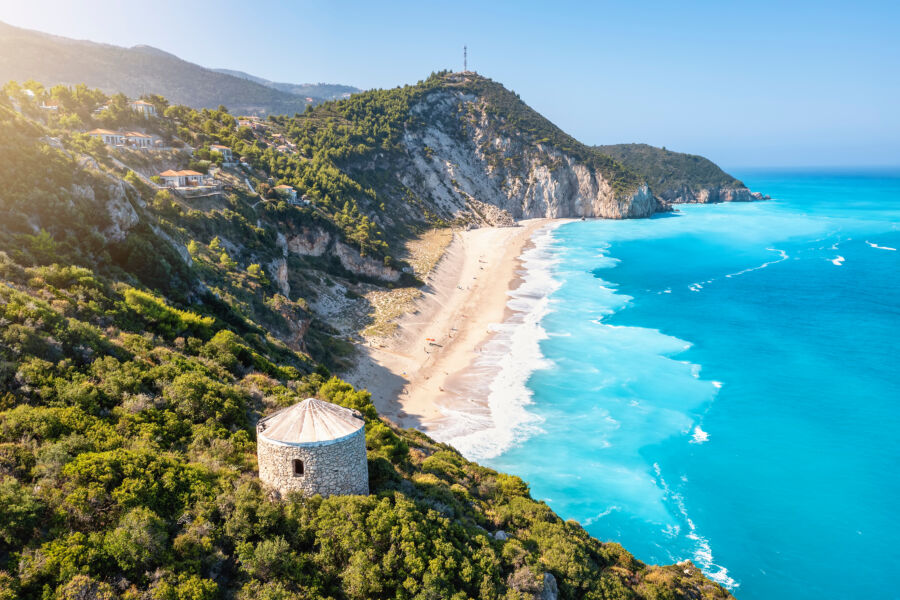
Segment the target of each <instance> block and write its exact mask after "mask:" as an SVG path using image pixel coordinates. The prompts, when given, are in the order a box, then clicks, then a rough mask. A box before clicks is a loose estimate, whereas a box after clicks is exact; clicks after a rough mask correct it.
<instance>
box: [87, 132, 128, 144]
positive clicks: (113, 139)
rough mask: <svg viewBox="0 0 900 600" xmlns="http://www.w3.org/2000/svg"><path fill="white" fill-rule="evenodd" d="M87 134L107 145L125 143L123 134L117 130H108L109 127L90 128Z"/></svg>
mask: <svg viewBox="0 0 900 600" xmlns="http://www.w3.org/2000/svg"><path fill="white" fill-rule="evenodd" d="M87 134H88V135H89V136H91V137H94V138H98V139H100V140H102V141H103V143H104V144H106V145H107V146H121V145H123V144H124V143H125V134H124V133H119V132H118V131H110V130H109V129H92V130H91V131H88V132H87Z"/></svg>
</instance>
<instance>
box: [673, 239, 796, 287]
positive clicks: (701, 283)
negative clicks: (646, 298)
mask: <svg viewBox="0 0 900 600" xmlns="http://www.w3.org/2000/svg"><path fill="white" fill-rule="evenodd" d="M766 250H768V251H769V252H777V253H778V256H779V258H778V260H770V261H767V262H764V263H763V264H761V265H757V266H755V267H748V268H746V269H742V270H740V271H737V272H735V273H728V274H726V275H725V276H724V277H725V278H726V279H730V278H731V277H737V276H739V275H743V274H745V273H750V272H751V271H759V270H760V269H765V268H766V267H769V266H771V265H775V264H778V263H780V262H783V261H785V260H787V259H789V258H790V256H788V254H787V252H785V251H784V250H779V249H778V248H766ZM717 279H719V278H718V277H713V278H712V279H707V280H706V281H698V282H696V283H692V284H690V285H689V286H688V289H689V290H691V291H692V292H699V291H700V290H702V289H703V286H706V285H709V284H710V283H713V282H714V281H716V280H717ZM663 293H668V292H663Z"/></svg>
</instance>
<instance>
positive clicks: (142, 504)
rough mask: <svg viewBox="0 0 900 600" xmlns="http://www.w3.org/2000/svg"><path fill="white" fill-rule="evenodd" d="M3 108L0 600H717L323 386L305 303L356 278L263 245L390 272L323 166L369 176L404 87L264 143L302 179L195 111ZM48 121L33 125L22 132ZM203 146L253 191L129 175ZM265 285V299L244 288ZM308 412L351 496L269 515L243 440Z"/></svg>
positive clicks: (333, 349)
mask: <svg viewBox="0 0 900 600" xmlns="http://www.w3.org/2000/svg"><path fill="white" fill-rule="evenodd" d="M429 85H437V83H433V84H429ZM26 89H30V90H31V91H32V94H33V97H32V96H31V95H29V94H27V93H25V89H23V88H21V87H19V86H16V85H8V86H6V87H5V88H4V90H3V93H2V94H0V181H3V183H4V185H3V187H2V189H0V207H2V210H3V213H4V215H5V216H4V219H2V220H0V323H2V327H0V336H2V341H0V506H2V507H3V508H2V510H0V598H2V599H4V600H7V599H12V598H26V599H38V598H41V599H45V598H47V599H49V598H60V599H74V598H97V599H104V600H106V599H117V598H121V599H134V600H137V599H144V598H152V599H154V600H169V599H172V600H175V599H179V600H180V599H196V600H206V599H210V600H211V599H214V598H237V599H251V598H252V599H254V600H276V599H277V600H282V599H285V600H286V599H294V598H297V599H313V598H335V599H339V598H348V599H357V598H358V599H363V598H409V599H413V598H460V599H462V598H483V599H490V598H510V599H511V598H534V597H536V596H539V595H540V594H541V593H542V591H543V590H545V588H546V590H547V591H549V590H550V589H551V588H552V584H551V583H549V582H550V581H551V577H552V580H553V581H555V583H556V585H557V587H558V595H559V597H560V598H565V599H570V598H617V599H619V598H621V599H626V598H627V599H637V598H648V599H649V598H653V599H662V598H727V597H729V596H728V594H727V592H726V591H725V590H724V589H723V588H721V587H720V586H718V585H716V584H714V583H712V582H710V581H709V580H707V579H705V578H704V577H703V576H702V574H701V573H700V571H699V570H697V569H696V568H694V567H693V566H692V565H690V564H689V563H683V564H680V565H678V566H671V567H651V566H647V565H644V564H642V563H640V562H639V561H637V560H635V559H634V558H633V557H632V556H631V555H629V554H628V553H627V552H626V551H625V550H624V549H622V548H621V547H620V546H619V545H617V544H615V543H604V542H600V541H598V540H596V539H593V538H591V537H590V536H589V535H588V534H587V533H586V532H585V531H584V530H583V529H582V528H581V527H580V526H579V525H578V524H577V523H574V522H564V521H562V520H561V519H560V518H559V517H558V516H557V515H555V514H554V513H553V512H552V511H551V510H550V509H549V508H548V507H547V506H546V505H545V504H543V503H542V502H537V501H535V500H534V499H532V498H531V497H530V495H529V492H528V488H527V485H525V483H523V482H522V481H521V480H520V479H518V478H516V477H513V476H509V475H503V474H499V473H497V472H495V471H492V470H490V469H486V468H483V467H480V466H478V465H477V464H474V463H472V462H469V461H467V460H465V459H464V458H463V457H461V456H460V455H459V454H458V453H457V452H456V451H455V450H453V449H452V448H450V447H448V446H443V445H439V444H436V443H434V442H433V441H431V440H429V439H428V438H427V437H426V436H424V435H423V434H420V433H417V432H415V431H412V430H405V431H401V430H398V429H396V428H395V427H393V426H392V425H390V424H389V423H387V422H386V421H383V420H381V419H380V418H379V417H378V415H377V414H376V412H375V410H374V407H373V406H372V404H371V402H370V399H369V396H368V393H366V392H364V391H357V390H354V389H353V388H352V387H351V386H349V385H348V384H346V383H344V382H342V381H341V380H339V379H337V378H335V377H332V376H331V374H330V372H329V368H328V365H334V364H338V363H340V362H341V360H342V357H343V356H344V355H345V353H346V352H347V351H348V348H347V346H348V344H347V342H346V341H345V340H343V339H341V338H340V336H339V335H338V334H337V333H336V332H335V330H334V329H333V328H331V327H330V325H329V323H325V322H321V321H319V320H317V318H316V317H315V316H314V315H312V314H311V313H310V312H309V309H308V304H307V301H308V300H311V299H313V298H314V297H315V296H316V294H317V293H322V291H323V290H324V289H326V288H333V287H334V286H336V285H338V284H340V285H343V286H346V289H347V290H348V293H349V290H351V289H354V286H355V285H357V284H358V283H359V281H360V280H361V277H360V276H358V275H354V274H353V273H351V272H349V271H348V270H347V269H346V268H344V267H342V266H341V264H340V263H338V262H336V260H334V259H330V258H329V257H328V256H327V255H323V256H319V257H316V256H306V257H303V256H296V255H293V254H292V255H290V256H288V257H286V258H285V257H283V256H282V253H281V250H280V248H279V247H278V242H277V239H278V235H279V234H281V235H293V234H294V233H296V232H300V231H319V232H326V233H328V234H329V235H330V236H332V237H334V238H336V239H338V240H342V241H343V242H345V243H347V244H349V245H351V246H352V247H354V248H357V249H359V250H361V251H363V252H368V253H370V254H371V253H376V254H378V253H384V252H386V251H388V250H387V249H389V248H390V247H392V246H390V244H389V242H390V241H391V240H390V238H388V241H384V240H382V239H381V237H380V235H379V233H378V232H377V231H375V230H373V229H372V228H371V227H370V225H371V222H370V223H369V225H366V222H367V221H366V220H365V219H364V218H363V215H361V214H360V213H359V211H358V210H355V209H354V208H352V204H351V199H352V198H353V197H354V196H359V197H361V198H373V199H378V198H379V196H378V195H377V194H376V195H375V196H374V197H372V196H370V192H369V191H368V189H367V188H365V187H364V186H363V185H362V184H360V183H359V182H356V181H354V180H352V179H350V178H348V177H347V176H346V175H344V174H342V172H341V171H340V170H338V169H337V167H336V166H335V165H338V164H344V163H343V161H346V160H350V159H352V158H354V157H358V156H365V155H366V153H368V152H373V151H375V149H376V148H381V149H382V150H384V151H389V150H390V149H391V147H392V144H394V143H395V142H396V136H397V135H398V132H397V129H396V127H398V124H399V123H404V122H408V120H409V116H408V115H407V114H406V113H404V107H405V102H406V101H407V100H405V99H408V98H409V97H411V95H413V94H416V93H426V92H427V89H428V88H427V87H426V86H421V87H413V88H404V90H401V91H399V92H392V93H389V92H381V93H379V94H376V95H375V96H373V98H375V99H380V103H378V104H370V103H363V104H358V103H357V102H358V101H353V100H351V101H347V102H346V103H345V104H340V103H338V104H331V105H325V108H323V109H321V110H315V111H312V112H311V113H307V116H306V117H305V119H306V120H297V121H291V122H284V125H280V124H279V122H278V121H277V120H276V121H272V122H271V123H272V127H275V128H277V130H278V131H285V132H287V133H288V134H290V135H296V136H298V137H297V138H296V139H298V140H300V139H302V140H306V143H308V144H310V146H311V151H310V152H309V156H308V157H307V156H306V151H305V150H304V154H303V160H300V158H299V156H300V155H290V156H293V157H294V158H288V156H287V155H285V153H281V154H282V155H284V156H278V155H276V154H274V153H273V152H274V151H273V150H272V148H270V147H268V146H266V147H265V148H263V147H262V146H263V143H262V142H261V141H260V140H259V139H256V138H254V137H253V135H252V134H251V133H250V131H249V129H248V128H246V127H237V126H236V123H235V119H234V117H232V116H231V115H229V114H227V113H223V112H220V111H193V110H191V109H188V108H186V107H167V102H166V101H165V100H164V99H162V98H159V97H152V98H151V100H152V102H154V103H155V104H156V105H157V107H158V108H159V110H160V111H161V112H164V113H165V115H167V116H165V117H162V118H159V119H148V120H144V119H143V118H142V117H140V116H138V115H137V114H136V113H132V112H130V111H128V110H126V108H125V105H124V100H123V99H122V98H121V97H113V98H111V99H110V98H107V97H105V96H104V95H103V94H102V93H99V92H97V91H96V90H90V89H88V88H86V87H80V88H75V89H67V88H55V89H54V90H50V91H48V90H43V89H42V88H41V87H40V86H38V85H36V84H34V83H31V84H28V87H27V88H26ZM50 100H56V101H57V102H58V103H59V107H60V108H59V109H58V111H46V110H44V109H40V108H39V105H40V103H43V102H48V101H50ZM105 102H109V108H108V109H107V110H106V111H103V112H102V113H101V114H99V115H96V116H95V113H94V109H95V108H96V107H97V106H98V105H100V104H102V103H105ZM366 106H369V107H371V106H378V107H379V108H378V110H377V111H373V112H372V113H366V112H365V110H364V108H365V107H366ZM98 125H101V126H106V127H115V128H123V129H127V128H141V129H144V130H146V131H148V132H150V133H152V134H154V135H158V136H160V138H161V139H162V140H164V141H165V142H166V144H167V145H169V146H171V148H172V149H170V150H159V151H155V152H154V153H152V154H148V153H146V152H141V151H137V150H111V149H108V148H107V147H106V146H104V145H103V144H102V143H101V142H99V141H98V140H96V139H92V138H89V137H88V136H86V135H84V134H82V133H79V130H81V129H87V128H90V127H94V126H98ZM307 125H308V127H307V128H306V129H304V127H305V126H307ZM281 127H284V129H283V130H282V129H281ZM301 136H305V137H301ZM251 140H252V141H251ZM183 141H189V142H190V143H192V144H193V145H195V148H196V150H195V152H194V155H193V156H190V155H189V154H188V153H187V152H186V151H184V150H183V149H180V148H179V146H178V145H179V144H180V143H181V142H183ZM211 141H228V142H230V143H232V144H234V145H235V147H237V148H238V149H240V151H241V152H246V153H248V154H250V156H248V159H249V160H251V161H252V162H253V163H254V165H255V166H256V168H254V169H251V171H246V170H245V172H246V175H244V176H243V177H242V178H238V177H237V176H236V175H235V173H237V172H238V171H235V170H233V169H231V168H230V167H229V168H223V169H222V171H221V173H220V175H219V176H220V177H222V178H223V181H226V182H227V185H225V186H224V187H223V188H222V189H221V190H220V191H219V192H217V194H215V195H214V197H211V198H194V199H192V198H191V197H187V196H184V195H183V194H181V193H180V192H179V193H172V192H170V191H168V190H164V189H158V188H157V187H155V186H154V185H151V183H149V182H148V181H147V180H146V179H145V178H144V177H142V176H141V175H140V173H141V172H142V171H143V172H152V171H153V170H158V169H161V168H162V165H164V164H168V165H170V166H181V167H184V166H188V165H190V166H191V167H193V168H197V169H209V168H210V167H212V166H215V164H216V163H217V162H218V163H221V162H222V157H221V155H218V154H217V153H214V152H212V153H211V152H210V151H209V143H210V142H211ZM555 143H556V142H555ZM558 143H562V142H558ZM241 144H243V145H241ZM282 165H284V166H282ZM263 167H266V169H267V170H263ZM280 168H283V169H285V172H294V173H295V175H293V176H294V177H296V178H297V179H299V181H300V182H301V183H302V184H303V185H304V186H306V187H305V188H304V189H306V191H308V192H309V193H311V194H319V195H320V196H319V197H317V199H318V200H321V201H322V202H321V207H320V206H319V205H318V203H316V204H313V205H310V206H292V205H289V204H287V203H286V202H284V201H282V200H279V199H278V198H277V197H276V196H274V195H272V194H271V191H272V187H271V184H269V183H267V181H268V178H267V176H266V175H267V174H268V173H271V174H272V175H277V178H281V177H282V176H281V175H278V169H280ZM229 169H231V170H229ZM269 169H270V171H269ZM291 169H293V170H294V171H290V170H291ZM301 175H302V177H301ZM241 180H244V181H250V183H251V184H253V186H254V187H255V188H256V192H258V193H260V194H262V195H261V196H260V195H258V194H257V193H254V192H253V191H251V189H250V188H249V187H248V186H246V185H245V184H242V183H241ZM333 186H336V187H333ZM341 186H343V187H341ZM332 194H333V195H332ZM344 194H347V196H346V197H345V196H344ZM326 197H327V199H328V200H329V202H328V203H325V202H324V200H325V199H326ZM339 200H343V201H344V202H343V205H341V204H340V203H339ZM408 210H414V208H410V209H408ZM419 218H420V219H422V220H425V217H424V216H419ZM391 243H392V242H391ZM380 244H383V246H382V245H380ZM277 260H286V261H287V265H288V267H289V271H290V273H291V276H290V293H289V294H287V295H285V294H284V293H282V291H281V289H280V288H279V285H278V283H277V282H276V281H275V280H274V277H273V276H272V273H271V272H269V271H267V269H266V268H265V267H264V266H261V265H269V264H272V262H273V261H277ZM382 262H391V260H390V259H387V260H386V261H382ZM363 279H364V278H363ZM298 323H306V324H308V328H305V329H301V330H300V332H299V333H298V330H297V328H296V326H297V324H298ZM307 396H318V397H320V398H323V399H326V400H328V401H331V402H335V403H337V404H341V405H344V406H348V407H352V408H355V409H358V410H360V411H361V412H362V413H363V414H364V415H365V418H366V443H367V448H368V459H369V473H370V489H371V490H372V494H371V495H369V496H367V497H361V496H345V497H332V498H328V499H321V498H318V497H317V498H312V499H303V498H299V497H289V498H287V499H284V500H273V499H271V498H270V497H268V496H267V495H266V493H265V492H264V490H263V489H262V488H261V486H260V482H259V480H258V478H257V477H256V459H255V423H256V422H257V421H258V419H259V418H260V417H261V416H263V415H265V414H269V413H271V412H272V411H274V410H276V409H278V408H279V407H283V406H286V405H289V404H292V403H294V402H296V401H297V400H299V399H302V398H304V397H307ZM499 531H503V532H504V534H505V535H503V534H497V532H499ZM503 537H506V538H507V539H505V540H504V539H502V538H503Z"/></svg>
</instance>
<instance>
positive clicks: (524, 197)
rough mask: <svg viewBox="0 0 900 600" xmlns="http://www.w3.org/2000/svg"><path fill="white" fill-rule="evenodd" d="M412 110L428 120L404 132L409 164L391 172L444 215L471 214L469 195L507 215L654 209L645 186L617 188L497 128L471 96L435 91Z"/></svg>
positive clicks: (634, 213)
mask: <svg viewBox="0 0 900 600" xmlns="http://www.w3.org/2000/svg"><path fill="white" fill-rule="evenodd" d="M411 112H412V114H413V115H414V116H422V117H423V119H424V120H425V121H426V123H427V125H425V126H424V127H422V128H416V129H410V130H408V131H407V132H406V134H405V135H404V138H403V145H404V147H405V150H406V155H407V156H408V159H409V164H408V165H406V166H405V168H401V169H398V173H400V175H399V177H400V180H401V183H402V184H403V185H404V186H406V187H407V188H409V189H412V190H415V191H416V192H417V193H418V194H419V195H420V196H421V197H423V198H427V199H428V200H430V203H431V204H432V205H433V210H434V211H435V212H436V213H437V214H439V215H441V216H443V217H444V218H448V219H454V218H460V217H464V216H465V215H467V214H470V213H472V212H473V209H472V200H474V201H476V202H478V203H483V204H488V205H492V206H495V207H497V208H498V209H500V211H501V213H502V214H507V215H510V216H511V217H512V218H514V219H528V218H534V217H556V218H559V217H581V216H585V217H604V218H610V219H624V218H633V217H647V216H649V215H651V214H653V213H655V212H657V211H659V210H660V209H661V205H660V203H659V202H658V201H657V199H656V197H655V196H654V195H653V194H652V193H651V192H650V190H649V189H648V187H647V186H646V185H639V186H635V187H634V189H631V190H626V191H621V190H619V191H617V190H615V189H613V186H612V185H611V182H609V181H607V180H606V179H604V177H603V176H602V175H601V174H600V173H599V172H598V171H597V170H595V169H591V168H589V167H588V166H587V165H585V164H584V163H583V162H581V161H579V160H578V159H577V158H575V157H573V156H571V155H569V154H567V153H565V152H563V151H561V150H559V149H557V148H555V147H553V146H551V145H549V144H543V143H533V142H530V141H528V140H527V139H526V138H525V137H524V136H521V135H520V136H511V135H506V134H504V133H501V132H500V131H501V128H500V127H498V122H497V121H496V120H495V117H493V116H491V111H490V110H489V109H488V107H487V106H486V104H485V103H484V102H483V101H482V100H480V99H479V98H477V97H476V96H474V95H471V94H466V93H464V92H461V91H452V90H442V91H440V92H436V93H433V94H430V95H427V96H425V97H424V98H423V99H422V100H421V102H420V103H419V104H418V105H416V106H414V107H413V109H412V111H411ZM425 117H427V118H425ZM461 131H463V132H464V134H463V135H461V134H460V132H461ZM483 220H484V219H482V221H483ZM486 224H492V223H486Z"/></svg>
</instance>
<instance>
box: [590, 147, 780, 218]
mask: <svg viewBox="0 0 900 600" xmlns="http://www.w3.org/2000/svg"><path fill="white" fill-rule="evenodd" d="M595 148H596V149H597V150H599V151H600V152H603V153H604V154H608V155H609V156H611V157H613V158H614V159H615V160H617V161H619V162H620V163H621V164H623V165H625V167H627V168H628V169H631V170H632V171H634V172H635V173H638V174H640V175H641V177H643V178H644V180H645V181H647V183H648V184H649V185H650V188H651V189H652V190H653V193H654V194H656V195H657V196H658V197H659V198H660V199H661V200H663V201H664V202H666V203H672V204H682V203H689V202H699V203H707V202H749V201H752V200H762V199H763V196H762V194H759V193H754V192H751V191H750V190H749V189H747V186H745V185H744V184H743V182H741V181H739V180H737V179H735V178H734V177H732V176H731V175H729V174H728V173H726V172H725V171H723V170H722V169H720V168H719V167H718V166H716V164H715V163H713V162H712V161H711V160H709V159H706V158H703V157H702V156H697V155H696V154H684V153H682V152H672V151H671V150H666V149H665V148H656V147H655V146H649V145H647V144H613V145H610V146H595Z"/></svg>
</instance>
